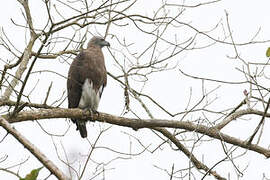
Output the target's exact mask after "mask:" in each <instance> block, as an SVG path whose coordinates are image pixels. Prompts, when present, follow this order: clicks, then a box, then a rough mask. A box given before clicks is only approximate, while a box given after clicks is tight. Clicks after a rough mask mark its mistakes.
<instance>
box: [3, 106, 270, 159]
mask: <svg viewBox="0 0 270 180" xmlns="http://www.w3.org/2000/svg"><path fill="white" fill-rule="evenodd" d="M249 113H251V112H249ZM256 113H259V112H256V111H255V110H253V113H252V114H256ZM262 113H263V112H262ZM266 116H269V114H266ZM3 117H5V118H6V119H8V118H9V116H8V115H5V116H3ZM90 117H92V116H91V113H89V112H84V111H82V110H80V109H69V110H67V109H64V108H56V109H40V110H37V111H25V112H20V113H18V115H17V116H16V117H14V118H10V119H8V121H9V122H10V123H15V122H22V121H28V120H39V119H49V118H90ZM92 118H93V120H95V121H99V122H106V123H110V124H115V125H119V126H125V127H131V128H133V129H140V128H151V129H153V128H157V127H166V128H179V129H185V130H188V131H195V132H198V133H201V134H205V135H207V136H209V137H212V138H215V139H219V140H222V141H224V142H227V143H230V144H233V145H236V146H239V147H242V148H245V149H249V150H252V151H255V152H257V153H260V154H263V155H264V156H265V157H267V158H269V157H270V150H268V149H265V148H263V147H260V146H258V145H255V144H247V143H246V142H245V141H242V140H240V139H237V138H235V137H232V136H229V135H227V134H224V133H221V132H220V131H219V130H218V129H216V128H214V127H207V126H204V125H199V124H194V123H191V122H186V121H175V120H163V119H132V118H124V117H118V116H113V115H110V114H106V113H99V115H97V114H94V115H93V117H92Z"/></svg>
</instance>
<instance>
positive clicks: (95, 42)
mask: <svg viewBox="0 0 270 180" xmlns="http://www.w3.org/2000/svg"><path fill="white" fill-rule="evenodd" d="M90 46H99V47H100V48H103V47H104V46H110V43H109V42H108V41H105V39H104V38H103V37H99V36H94V37H93V38H92V39H91V40H90V41H89V43H88V46H87V47H90Z"/></svg>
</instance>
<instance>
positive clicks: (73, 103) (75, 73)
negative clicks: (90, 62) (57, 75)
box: [67, 51, 85, 108]
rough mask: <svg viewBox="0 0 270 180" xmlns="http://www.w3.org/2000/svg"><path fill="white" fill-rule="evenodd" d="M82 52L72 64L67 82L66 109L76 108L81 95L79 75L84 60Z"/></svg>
mask: <svg viewBox="0 0 270 180" xmlns="http://www.w3.org/2000/svg"><path fill="white" fill-rule="evenodd" d="M84 58H85V57H84V52H83V51H82V52H81V53H80V54H79V55H78V56H77V57H76V58H75V59H74V60H73V62H72V64H71V66H70V69H69V72H68V80H67V90H68V107H69V108H77V107H78V105H79V102H80V99H81V95H82V85H83V83H84V80H83V77H82V75H81V71H82V60H83V59H84Z"/></svg>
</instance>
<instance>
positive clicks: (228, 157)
mask: <svg viewBox="0 0 270 180" xmlns="http://www.w3.org/2000/svg"><path fill="white" fill-rule="evenodd" d="M220 1H221V0H216V1H207V2H201V3H198V4H184V3H183V4H180V3H178V4H174V3H170V2H169V1H168V2H167V1H165V2H162V3H161V4H158V3H157V4H155V5H153V7H154V9H151V10H153V12H151V14H147V15H145V13H144V12H143V11H141V10H145V8H148V6H147V5H146V6H145V7H142V6H141V4H140V3H141V2H140V1H137V0H134V1H129V0H123V1H113V0H106V1H84V0H78V1H60V0H56V1H49V0H43V1H42V2H29V1H28V0H18V2H19V4H20V7H21V9H22V12H21V14H22V15H21V17H20V18H18V19H14V18H11V22H12V24H13V28H16V29H18V31H21V30H23V31H24V33H25V35H24V37H21V39H19V40H18V39H16V41H14V39H13V38H12V35H11V34H8V33H7V29H5V27H2V29H1V34H0V35H1V36H0V45H1V49H2V50H3V52H4V53H1V54H5V55H6V57H7V58H6V57H0V58H1V61H2V62H1V63H2V64H3V68H2V70H1V76H0V88H1V100H0V106H1V117H0V125H1V126H2V128H3V129H1V131H0V132H1V143H2V144H4V143H5V142H8V141H11V139H10V138H9V137H14V138H15V139H16V140H17V143H19V144H21V145H23V147H24V148H26V149H27V150H28V151H29V152H30V158H26V159H24V160H22V161H21V162H16V163H14V164H13V165H11V166H10V165H9V166H4V165H3V164H4V163H6V162H10V160H9V158H10V157H8V156H7V154H4V155H3V156H2V157H0V158H1V159H0V170H1V171H3V172H6V173H9V174H12V175H14V176H16V177H18V178H21V177H22V176H23V175H21V172H20V168H22V167H24V166H27V165H26V163H27V162H28V161H29V159H31V158H32V159H33V156H34V157H36V158H37V160H38V161H39V162H40V164H41V166H44V167H46V169H47V170H46V172H45V173H43V174H42V175H43V177H42V178H43V179H51V178H54V177H56V178H58V179H86V178H87V179H96V178H102V179H106V177H107V174H108V173H109V172H110V171H113V169H112V166H113V165H112V164H114V163H117V162H119V161H128V162H130V161H132V160H133V158H135V157H139V156H144V155H145V154H151V155H152V156H153V157H158V156H159V154H160V153H162V152H166V154H168V156H173V157H174V159H173V160H172V161H171V162H170V164H171V166H170V167H171V168H169V169H168V168H167V167H166V168H165V167H163V166H162V165H161V164H159V165H155V168H156V169H157V170H158V171H161V172H162V173H166V174H167V175H168V179H205V178H207V177H209V175H210V177H211V178H213V177H214V178H216V179H230V176H231V175H232V174H233V175H234V176H236V177H241V176H243V175H244V174H245V173H246V168H247V167H246V166H245V165H243V166H242V164H241V162H240V161H238V160H239V159H241V158H245V157H248V156H249V155H250V153H251V152H254V153H256V154H259V155H261V156H264V157H266V158H269V157H270V150H269V148H268V146H269V142H267V141H265V138H267V134H266V132H265V131H266V130H265V129H266V126H267V124H266V123H265V120H266V118H267V117H270V114H269V113H268V108H269V104H270V99H269V88H268V86H267V83H266V82H267V81H268V75H267V71H266V69H267V66H268V65H269V62H268V61H269V59H268V61H267V60H266V61H265V62H257V61H250V60H248V59H247V58H245V57H242V56H241V53H239V52H240V50H239V49H241V48H242V47H245V46H247V45H257V44H264V43H269V40H265V39H263V40H257V39H258V38H257V36H258V34H259V32H257V33H256V34H255V35H253V36H252V38H251V40H248V41H246V42H238V41H237V40H236V39H235V37H234V35H233V29H232V28H231V26H230V16H229V13H228V12H226V11H225V13H224V19H222V20H221V21H219V22H217V23H216V24H214V25H213V27H212V28H210V29H207V30H205V29H200V28H197V27H196V26H194V25H193V24H192V23H191V22H189V21H185V19H184V18H183V17H185V13H186V12H187V11H193V10H196V8H200V7H208V6H213V5H218V3H220ZM32 3H33V4H32ZM146 3H150V2H146ZM151 3H152V2H151ZM34 6H37V7H39V8H40V12H36V11H37V10H36V9H35V8H34ZM35 13H38V14H39V16H35V15H34V14H35ZM22 18H23V19H24V20H22ZM127 33H128V34H129V36H127V35H126V34H127ZM97 34H98V35H101V36H104V37H106V39H108V41H110V42H111V44H112V47H111V48H110V49H107V50H105V51H106V52H105V53H106V58H105V59H106V63H107V66H108V67H109V68H108V76H109V77H110V79H109V81H110V82H111V84H114V85H117V86H118V88H117V90H116V91H114V92H113V93H116V94H117V95H115V94H112V92H110V90H106V91H107V92H106V91H105V93H107V94H108V95H107V100H108V101H107V102H108V104H109V103H110V104H109V106H110V107H111V108H112V109H113V108H114V107H117V108H118V109H121V111H119V112H115V113H113V114H114V115H112V114H109V113H103V112H100V113H99V114H90V113H89V112H84V111H82V110H80V109H67V108H66V91H65V82H66V78H67V69H68V67H69V65H70V63H71V61H72V59H73V58H74V57H75V56H76V55H77V54H78V52H79V51H80V50H81V49H82V48H83V47H84V45H85V44H86V41H87V40H88V39H89V38H91V36H93V35H97ZM213 34H214V35H213ZM215 34H218V35H215ZM130 35H131V36H130ZM17 41H20V42H23V43H25V44H24V48H23V49H21V48H20V47H19V46H21V44H18V43H19V42H17ZM213 46H224V47H228V48H230V49H233V55H231V56H230V57H229V56H228V57H227V58H228V59H230V60H234V61H235V62H237V63H238V64H237V66H236V68H235V69H236V71H237V72H238V73H239V74H241V75H240V76H239V77H240V78H239V79H240V80H237V81H236V80H230V79H226V78H225V79H222V78H219V77H217V78H212V77H210V76H208V75H206V76H202V75H201V74H200V75H197V73H196V72H195V71H194V72H193V71H192V72H187V71H186V69H185V67H184V66H182V64H181V63H182V62H181V60H180V59H182V58H183V59H184V57H185V56H186V54H188V53H193V52H196V51H197V50H198V51H205V50H207V49H209V48H210V47H213ZM108 59H110V60H109V61H108ZM160 77H163V78H164V79H165V81H167V84H166V83H164V82H165V81H162V80H160V81H159V82H158V83H156V82H157V81H155V80H156V79H157V78H160ZM171 79H173V81H171V82H170V83H169V81H170V80H171ZM189 82H190V83H191V84H189ZM163 83H164V84H163ZM165 84H166V85H167V86H168V85H169V86H171V87H168V88H167V89H170V88H175V89H178V88H179V87H181V91H182V92H179V94H180V93H181V94H185V95H184V96H178V95H177V94H175V99H169V98H168V99H166V97H167V96H168V97H169V94H168V93H170V91H168V92H164V91H163V88H164V87H163V86H165ZM184 84H187V85H184ZM151 85H152V86H151ZM182 86H183V87H182ZM228 87H229V88H234V89H237V93H235V94H238V95H239V94H240V96H238V97H237V98H236V97H234V94H232V92H228V93H227V94H226V93H225V94H226V96H228V97H229V98H231V101H230V102H233V103H228V102H227V101H226V100H224V99H225V98H223V97H220V96H217V94H224V92H222V91H221V90H223V91H225V92H226V88H228ZM245 87H248V88H245ZM239 92H240V93H239ZM110 93H111V94H110ZM105 96H106V95H105ZM112 96H117V98H118V101H117V102H113V101H112V99H113V98H114V97H112ZM221 96H222V95H221ZM119 97H120V98H119ZM178 97H185V98H183V99H177V98H178ZM109 98H111V100H109ZM162 98H164V99H165V100H166V102H165V103H164V102H161V101H162ZM105 99H106V97H105V98H104V99H103V100H102V101H106V100H105ZM234 99H235V100H234ZM224 102H225V103H226V104H224ZM235 102H237V103H235ZM169 104H171V105H169ZM172 107H173V108H172ZM115 114H118V115H115ZM90 116H91V117H92V118H93V119H94V120H95V121H96V122H95V125H93V123H91V124H92V126H95V128H91V131H92V133H93V134H94V135H93V136H92V137H89V138H88V139H87V141H84V143H86V144H85V145H84V147H87V149H86V152H87V153H86V154H84V153H85V151H83V152H80V151H79V153H77V151H76V150H75V151H74V153H72V151H67V148H66V147H65V144H64V143H63V142H62V140H61V139H64V138H65V137H67V136H68V135H67V134H68V133H70V131H72V132H74V131H75V129H74V125H72V123H70V122H69V121H68V120H67V121H64V120H66V119H69V118H87V117H90ZM44 119H45V121H41V120H44ZM253 120H254V122H253ZM27 121H34V122H35V123H34V124H35V126H34V127H35V128H37V129H36V130H32V129H30V128H29V130H28V131H33V132H34V133H35V134H36V132H39V134H42V135H43V136H46V137H47V138H50V139H51V144H50V145H48V146H51V147H52V148H53V149H54V152H53V153H54V156H52V155H49V153H48V154H46V153H42V152H41V150H40V147H39V146H38V145H36V144H35V145H34V144H33V143H31V142H30V141H32V139H29V137H25V136H24V135H23V134H24V132H20V130H19V129H20V126H19V125H20V124H23V126H25V127H27V126H29V125H30V124H33V122H31V123H29V122H27ZM250 121H252V124H251V125H250V126H249V131H244V132H241V133H239V131H237V130H236V131H233V130H232V129H239V127H240V128H241V127H247V122H248V123H250ZM51 122H57V123H58V124H63V125H61V127H60V128H59V127H56V125H53V124H50V126H51V127H49V128H48V126H46V123H51ZM235 122H236V123H235ZM17 125H18V127H19V128H18V129H17ZM14 126H15V127H16V128H14ZM52 127H54V128H52ZM70 127H71V128H70ZM123 127H128V128H129V129H126V128H123ZM227 127H230V128H227ZM116 128H117V131H118V130H120V131H121V132H120V133H121V135H122V136H125V137H127V138H128V140H127V141H125V142H124V143H123V142H119V141H117V140H115V139H114V140H115V141H114V142H115V144H118V146H125V147H126V148H124V149H121V148H117V146H110V143H108V142H110V141H111V140H107V141H105V140H104V141H102V140H101V139H103V138H105V139H106V138H108V137H110V136H113V133H115V129H116ZM143 128H145V129H147V130H148V131H147V132H145V131H142V130H141V129H143ZM63 129H64V130H63ZM92 129H95V130H92ZM26 131H27V130H26ZM59 131H60V132H62V133H59ZM63 131H64V132H63ZM241 131H242V130H241ZM235 132H236V133H235ZM118 133H119V132H118ZM30 134H31V132H30ZM108 134H110V135H108ZM33 135H34V134H33ZM68 137H69V139H70V138H71V137H70V136H68ZM145 137H148V138H146V139H145ZM33 138H34V137H33ZM78 138H79V135H78ZM112 139H113V138H112ZM149 139H151V140H149ZM70 141H74V140H72V139H70ZM75 141H76V140H75ZM104 142H106V143H104ZM132 144H135V147H134V145H132ZM207 148H210V149H211V150H210V149H207ZM127 149H128V151H126V150H127ZM212 149H215V150H214V151H213V150H212ZM22 151H23V150H22ZM179 152H180V153H179ZM213 152H214V153H215V155H213ZM94 153H96V154H99V155H100V156H101V157H102V158H96V156H94V155H93V154H94ZM104 154H106V156H108V158H107V159H105V158H104V159H103V157H104V156H105V155H104ZM182 155H185V158H183V156H182ZM177 156H179V157H177ZM213 156H214V157H213ZM55 157H56V158H57V159H58V161H57V162H56V161H55V160H52V159H53V158H55ZM256 157H257V156H256ZM204 158H205V159H204ZM211 158H213V160H208V159H211ZM224 164H225V165H224ZM227 165H229V166H230V167H231V168H225V166H227ZM63 166H64V168H62V167H63ZM39 167H40V166H39ZM16 168H18V169H17V172H16ZM37 168H38V167H37V166H31V169H37ZM63 169H66V171H64V170H63ZM42 171H45V170H42ZM42 171H41V172H42ZM105 175H106V176H105ZM258 176H259V175H258ZM260 176H261V177H262V175H260ZM262 178H265V179H266V178H267V175H265V174H263V177H262ZM268 178H269V177H268Z"/></svg>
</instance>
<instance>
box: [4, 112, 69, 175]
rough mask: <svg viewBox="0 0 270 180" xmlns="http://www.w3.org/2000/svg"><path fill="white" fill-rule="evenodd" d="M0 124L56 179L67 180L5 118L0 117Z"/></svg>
mask: <svg viewBox="0 0 270 180" xmlns="http://www.w3.org/2000/svg"><path fill="white" fill-rule="evenodd" d="M0 126H2V127H3V128H4V129H5V130H6V131H7V132H8V133H10V134H12V135H13V136H14V137H15V138H16V139H17V140H18V141H19V142H20V143H21V144H23V145H24V147H25V148H27V149H28V150H29V151H30V152H31V153H32V154H33V155H34V156H35V157H36V158H37V159H38V160H39V161H40V162H41V163H42V164H43V165H44V166H46V168H47V169H48V170H49V171H50V172H51V173H52V174H54V175H55V176H56V177H57V178H58V179H61V180H68V179H69V178H67V177H66V176H65V175H64V174H63V173H62V172H61V171H60V169H58V167H57V166H55V165H54V164H53V162H52V161H50V160H49V159H48V158H47V157H46V156H45V155H44V154H43V153H42V152H41V151H40V150H39V149H38V148H37V147H35V145H33V144H32V143H31V142H29V141H28V140H27V139H26V138H25V137H24V136H23V135H22V134H20V133H19V132H18V131H17V130H16V129H15V128H14V127H12V126H11V125H10V124H9V122H8V121H7V120H5V119H4V118H2V117H0Z"/></svg>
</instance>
